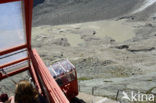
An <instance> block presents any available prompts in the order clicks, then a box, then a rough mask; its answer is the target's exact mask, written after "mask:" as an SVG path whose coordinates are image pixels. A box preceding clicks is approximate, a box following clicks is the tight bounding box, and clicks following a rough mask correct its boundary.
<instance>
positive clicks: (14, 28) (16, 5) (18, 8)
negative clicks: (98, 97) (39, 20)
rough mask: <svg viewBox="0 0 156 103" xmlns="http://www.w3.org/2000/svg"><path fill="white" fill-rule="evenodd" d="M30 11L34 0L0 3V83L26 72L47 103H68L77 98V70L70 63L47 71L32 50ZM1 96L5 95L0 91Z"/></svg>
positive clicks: (6, 0) (2, 1)
mask: <svg viewBox="0 0 156 103" xmlns="http://www.w3.org/2000/svg"><path fill="white" fill-rule="evenodd" d="M32 8H33V0H0V23H1V25H0V82H2V81H3V80H6V79H8V78H11V79H9V80H11V81H13V82H14V83H16V82H18V81H16V80H13V79H14V78H12V76H17V75H19V74H20V73H23V72H28V74H29V76H30V77H31V82H32V83H33V85H34V87H35V88H36V90H37V91H38V92H39V93H40V94H41V95H42V96H44V97H45V98H46V99H47V101H48V102H49V103H69V102H70V100H71V99H72V98H74V97H75V96H76V95H78V84H77V74H76V69H75V67H74V65H73V64H72V63H71V62H70V61H69V60H62V61H59V62H56V63H54V64H53V65H51V66H50V67H49V68H47V67H46V65H45V64H44V62H43V61H42V59H41V58H40V56H39V54H38V53H37V51H36V50H35V49H32V48H31V28H32V26H31V25H32ZM19 76H21V75H19ZM21 78H22V77H21ZM2 83H3V82H2ZM10 83H11V82H10ZM7 85H9V84H7ZM7 85H6V86H7ZM14 85H15V84H14ZM0 87H1V86H0ZM0 93H4V92H3V91H2V89H0ZM8 93H9V92H8ZM8 95H9V96H10V94H8ZM11 103H14V99H13V98H11Z"/></svg>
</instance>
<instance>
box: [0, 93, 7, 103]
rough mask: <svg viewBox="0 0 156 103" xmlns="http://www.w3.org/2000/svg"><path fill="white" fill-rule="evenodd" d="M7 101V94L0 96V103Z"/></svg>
mask: <svg viewBox="0 0 156 103" xmlns="http://www.w3.org/2000/svg"><path fill="white" fill-rule="evenodd" d="M8 99H9V97H8V95H7V94H1V96H0V101H2V102H6V101H7V100H8Z"/></svg>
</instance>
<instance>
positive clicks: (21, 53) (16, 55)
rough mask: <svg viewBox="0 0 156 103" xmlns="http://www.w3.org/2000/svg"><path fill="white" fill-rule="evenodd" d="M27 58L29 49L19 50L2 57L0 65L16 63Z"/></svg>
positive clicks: (0, 57)
mask: <svg viewBox="0 0 156 103" xmlns="http://www.w3.org/2000/svg"><path fill="white" fill-rule="evenodd" d="M26 57H28V52H27V49H22V50H18V51H15V52H12V53H9V54H5V55H2V56H0V65H3V64H6V63H9V62H12V61H15V60H19V59H23V58H26Z"/></svg>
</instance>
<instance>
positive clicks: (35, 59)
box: [30, 50, 69, 103]
mask: <svg viewBox="0 0 156 103" xmlns="http://www.w3.org/2000/svg"><path fill="white" fill-rule="evenodd" d="M30 56H31V59H32V64H33V66H34V68H35V69H36V70H37V73H39V75H40V77H41V78H42V81H43V83H44V85H45V87H46V89H47V91H48V93H49V100H50V102H51V103H69V101H68V99H67V98H66V96H65V95H64V94H63V92H62V90H61V88H60V87H59V86H58V84H57V83H56V81H55V80H54V78H53V77H52V76H51V74H50V71H49V70H48V68H47V67H46V66H45V64H44V63H43V61H42V59H41V58H40V56H39V55H38V53H37V51H36V50H33V51H32V52H31V53H30Z"/></svg>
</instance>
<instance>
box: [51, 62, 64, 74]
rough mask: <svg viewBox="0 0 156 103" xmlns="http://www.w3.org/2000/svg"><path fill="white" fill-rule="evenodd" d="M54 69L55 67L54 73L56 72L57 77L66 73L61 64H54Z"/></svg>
mask: <svg viewBox="0 0 156 103" xmlns="http://www.w3.org/2000/svg"><path fill="white" fill-rule="evenodd" d="M52 67H53V69H54V71H55V73H56V76H59V75H61V74H64V73H65V70H64V68H63V67H62V66H61V65H60V63H59V62H58V63H55V64H53V65H52Z"/></svg>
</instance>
